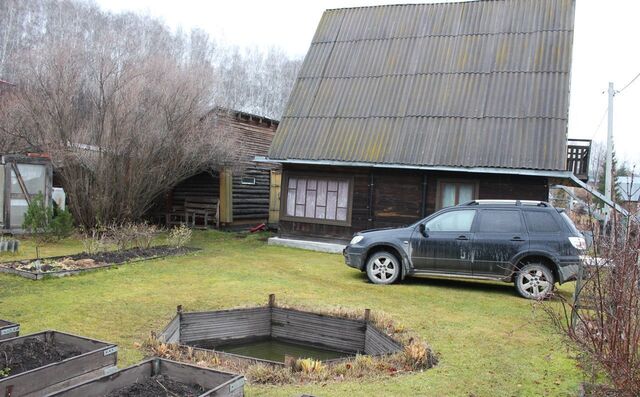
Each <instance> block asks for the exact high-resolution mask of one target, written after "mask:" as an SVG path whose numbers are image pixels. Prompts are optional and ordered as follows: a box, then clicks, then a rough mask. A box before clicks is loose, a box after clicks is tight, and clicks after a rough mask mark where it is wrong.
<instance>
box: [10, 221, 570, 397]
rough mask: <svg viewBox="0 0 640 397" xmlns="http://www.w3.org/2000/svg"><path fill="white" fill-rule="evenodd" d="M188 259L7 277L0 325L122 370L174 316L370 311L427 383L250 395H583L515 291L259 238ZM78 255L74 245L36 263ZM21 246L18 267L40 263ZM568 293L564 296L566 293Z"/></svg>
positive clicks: (224, 241)
mask: <svg viewBox="0 0 640 397" xmlns="http://www.w3.org/2000/svg"><path fill="white" fill-rule="evenodd" d="M194 236H195V238H194V241H193V242H192V245H194V246H198V247H201V248H203V250H202V251H199V252H197V253H195V254H191V255H189V256H186V257H174V258H165V259H157V260H152V261H143V262H139V263H137V264H131V265H125V266H120V267H119V268H111V269H109V270H101V271H96V272H89V273H86V274H83V275H80V276H73V277H65V278H60V279H45V280H42V281H31V280H27V279H24V278H21V277H17V276H13V275H6V274H0V318H2V319H8V320H13V321H17V322H20V324H21V332H22V334H27V333H32V332H37V331H41V330H44V329H56V330H60V331H66V332H71V333H76V334H80V335H86V336H89V337H93V338H97V339H102V340H106V341H110V342H114V343H117V344H118V345H119V346H120V352H119V365H120V366H121V367H123V366H127V365H130V364H133V363H135V362H137V361H139V360H141V359H142V358H143V353H142V352H141V351H139V350H138V349H136V347H135V346H134V344H135V343H136V342H141V341H142V340H143V339H144V338H146V337H147V336H148V335H149V332H150V331H152V330H155V331H159V330H161V329H162V328H163V327H164V326H165V325H166V323H167V322H168V321H169V319H170V318H171V317H173V315H174V313H175V307H176V305H178V304H182V305H183V306H184V310H186V311H192V310H215V309H220V308H228V307H233V306H244V305H261V304H265V303H266V300H267V295H268V294H269V293H275V294H276V295H277V299H278V301H281V302H286V303H289V304H300V305H304V306H310V307H334V306H344V307H349V308H355V309H361V310H364V309H365V308H371V309H372V310H373V311H376V310H381V311H384V312H386V313H388V314H390V315H391V316H392V317H393V318H394V319H395V320H396V321H397V322H399V323H400V324H403V325H405V326H406V327H409V328H411V329H413V330H415V331H417V332H418V333H420V334H421V335H422V336H423V337H424V339H425V340H427V341H428V342H429V343H430V344H431V345H432V347H433V348H434V349H435V350H436V351H437V352H438V353H439V354H440V364H439V365H438V366H437V367H436V368H434V369H430V370H427V371H424V372H422V373H416V374H410V375H401V376H397V377H393V378H382V379H379V380H375V381H371V380H367V381H357V380H356V381H346V382H335V383H334V382H330V383H325V384H318V385H291V386H278V387H265V386H254V385H249V386H248V387H247V388H246V390H247V395H249V396H256V395H260V396H293V395H299V394H301V393H303V392H304V393H309V394H314V395H322V396H369V395H376V396H402V395H424V396H472V395H473V396H544V395H548V396H562V395H576V394H577V388H578V384H579V382H580V381H581V380H582V374H581V372H580V370H579V369H578V368H577V366H576V362H575V360H574V359H572V358H571V354H572V353H571V352H569V351H567V349H566V348H565V347H563V345H562V343H561V338H560V336H558V335H557V334H555V333H554V332H553V329H552V327H551V325H550V322H549V320H548V318H547V316H546V315H545V313H544V312H543V311H542V310H541V309H535V308H534V306H533V305H532V303H531V302H530V301H527V300H524V299H521V298H519V297H517V296H516V294H515V292H514V290H513V287H512V286H511V285H509V284H500V283H488V282H471V281H469V282H463V281H452V280H435V279H419V278H415V279H409V280H406V281H405V282H403V283H401V284H397V285H392V286H376V285H372V284H370V283H368V282H366V280H365V277H364V276H363V274H361V273H360V272H358V271H356V270H354V269H351V268H349V267H347V266H345V265H344V263H343V260H342V257H341V256H340V255H332V254H323V253H315V252H307V251H301V250H296V249H289V248H283V247H272V246H267V245H266V243H265V242H264V241H262V240H264V235H263V236H250V237H248V238H246V239H240V238H237V237H236V235H234V234H227V233H220V232H198V233H196V234H195V235H194ZM81 250H82V245H81V244H80V242H78V241H76V240H73V239H69V240H65V241H63V242H60V243H56V244H49V245H47V246H45V247H42V248H41V255H43V256H46V255H61V254H66V253H74V252H78V251H81ZM34 255H35V250H34V248H33V245H32V244H31V243H30V242H29V241H23V246H22V248H21V252H20V254H19V255H18V256H13V255H8V254H3V255H0V261H5V260H10V259H11V258H16V257H33V256H34ZM572 287H573V284H569V285H565V286H563V287H562V288H561V292H562V293H564V294H570V292H571V288H572Z"/></svg>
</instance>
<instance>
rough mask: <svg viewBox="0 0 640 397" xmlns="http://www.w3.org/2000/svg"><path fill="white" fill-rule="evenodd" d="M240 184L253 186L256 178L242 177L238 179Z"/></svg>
mask: <svg viewBox="0 0 640 397" xmlns="http://www.w3.org/2000/svg"><path fill="white" fill-rule="evenodd" d="M240 183H241V184H242V185H255V184H256V178H254V177H251V176H243V177H242V179H240Z"/></svg>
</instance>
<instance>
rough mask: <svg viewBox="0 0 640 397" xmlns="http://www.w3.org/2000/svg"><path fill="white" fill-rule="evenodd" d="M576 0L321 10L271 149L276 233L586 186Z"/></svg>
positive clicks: (331, 231)
mask: <svg viewBox="0 0 640 397" xmlns="http://www.w3.org/2000/svg"><path fill="white" fill-rule="evenodd" d="M574 9H575V2H574V1H573V0H495V1H469V2H456V3H445V4H407V5H390V6H375V7H361V8H345V9H331V10H327V11H325V13H324V15H323V16H322V19H321V21H320V24H319V25H318V28H317V30H316V33H315V36H314V38H313V41H312V43H311V46H310V48H309V52H308V53H307V55H306V58H305V60H304V63H303V66H302V69H301V71H300V73H299V75H298V78H297V80H296V83H295V85H294V88H293V91H292V93H291V97H290V99H289V102H288V105H287V108H286V110H285V112H284V115H283V117H282V120H281V122H280V125H279V127H278V130H277V132H276V135H275V137H274V139H273V142H272V144H271V147H270V149H269V153H268V155H267V156H266V157H265V158H260V160H261V161H268V162H273V163H278V164H282V167H283V170H282V172H283V174H282V188H281V189H282V190H281V192H280V197H281V204H280V214H279V233H280V237H282V238H289V239H299V240H305V239H306V240H316V241H340V242H344V241H347V240H348V239H349V238H350V237H351V236H352V234H353V233H354V232H357V231H360V230H363V229H371V228H380V227H389V226H400V225H403V224H408V223H411V222H414V221H416V220H418V219H420V218H421V217H424V216H427V215H429V214H431V213H433V212H434V211H436V210H438V209H440V208H443V207H447V206H451V205H456V204H459V203H462V202H465V201H469V200H473V199H523V200H544V201H546V200H547V199H548V195H549V187H550V186H551V185H556V184H567V183H568V184H571V185H576V184H583V182H584V180H586V178H587V171H588V170H587V166H588V162H589V161H588V160H589V150H590V141H587V140H576V141H575V142H573V141H572V142H570V141H569V140H568V139H567V125H568V111H569V82H570V72H571V53H572V43H573V30H574Z"/></svg>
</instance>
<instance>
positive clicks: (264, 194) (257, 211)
mask: <svg viewBox="0 0 640 397" xmlns="http://www.w3.org/2000/svg"><path fill="white" fill-rule="evenodd" d="M269 176H270V169H269V168H265V167H259V166H256V165H253V166H251V167H247V168H245V169H244V171H243V172H242V173H241V174H234V176H233V187H232V189H233V200H232V201H233V221H234V223H251V222H252V221H253V222H266V221H267V219H268V218H269ZM243 177H249V178H255V184H254V185H245V184H243V183H242V178H243Z"/></svg>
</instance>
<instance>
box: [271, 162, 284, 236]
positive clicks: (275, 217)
mask: <svg viewBox="0 0 640 397" xmlns="http://www.w3.org/2000/svg"><path fill="white" fill-rule="evenodd" d="M281 183H282V171H280V170H273V171H271V181H270V184H269V223H270V224H276V223H278V221H279V220H280V186H281Z"/></svg>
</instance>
